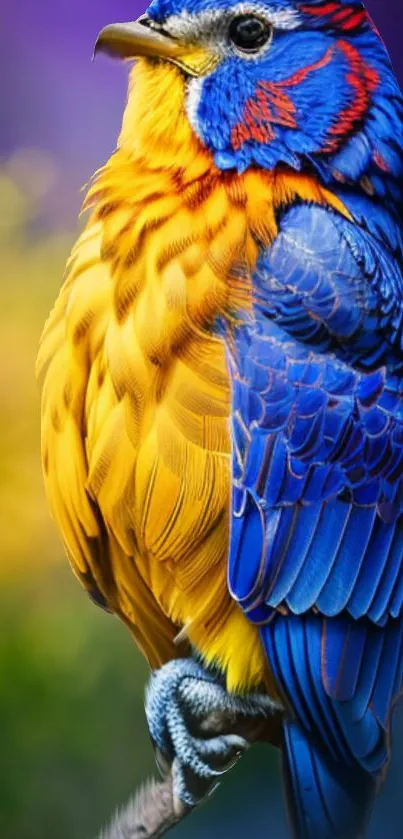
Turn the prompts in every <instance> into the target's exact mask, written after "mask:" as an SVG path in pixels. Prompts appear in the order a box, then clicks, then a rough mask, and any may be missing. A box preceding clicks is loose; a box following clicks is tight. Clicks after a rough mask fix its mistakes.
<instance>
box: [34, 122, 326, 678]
mask: <svg viewBox="0 0 403 839" xmlns="http://www.w3.org/2000/svg"><path fill="white" fill-rule="evenodd" d="M164 136H167V133H166V132H165V135H164ZM188 139H189V138H188ZM186 149H187V152H186V154H184V155H182V156H181V157H179V158H178V159H179V160H180V163H177V164H176V165H175V168H173V167H172V166H171V167H170V168H169V169H167V168H164V167H163V165H162V157H161V156H160V158H158V149H157V148H156V146H155V144H154V147H153V146H152V144H151V146H150V159H147V156H144V155H143V156H141V155H140V156H136V155H133V154H132V153H129V152H128V150H127V148H126V146H125V145H124V144H123V146H122V148H121V149H120V150H119V151H118V152H117V153H116V155H114V157H113V158H112V159H111V161H110V162H109V164H108V165H107V167H106V168H105V170H104V171H103V172H102V173H101V175H100V176H99V177H98V179H97V181H96V183H95V185H94V186H93V187H92V189H91V191H90V194H89V198H88V203H89V205H91V206H92V207H93V213H92V217H91V219H90V222H89V224H88V226H87V229H86V230H85V232H84V234H83V235H82V237H81V239H80V240H79V242H78V244H77V246H76V248H75V250H74V252H73V256H72V259H71V261H70V264H69V268H68V274H67V279H66V282H65V284H64V287H63V289H62V292H61V295H60V298H59V300H58V302H57V304H56V307H55V309H54V311H53V313H52V315H51V317H50V319H49V322H48V324H47V327H46V329H45V333H44V337H43V340H42V346H41V350H40V356H39V366H40V367H41V368H43V369H44V370H45V371H46V372H45V374H44V375H45V382H44V390H43V421H42V428H43V457H44V468H45V473H46V482H47V490H48V495H49V498H50V503H51V506H52V509H53V512H54V515H55V518H56V520H57V522H58V524H59V527H60V529H61V531H62V534H63V538H64V541H65V544H66V546H67V549H68V552H69V555H70V557H71V559H72V562H73V565H74V567H75V569H76V571H77V573H78V574H79V576H80V578H81V579H82V580H83V582H84V583H85V584H86V585H88V586H90V583H91V581H95V582H96V585H97V587H98V589H99V590H100V591H101V593H102V595H103V597H104V598H105V599H106V600H107V602H108V603H109V605H111V607H112V608H113V609H114V610H115V611H117V612H118V613H119V614H121V615H122V617H123V619H124V620H125V621H126V622H127V623H129V625H130V626H131V627H132V629H133V631H134V633H135V635H136V637H137V638H138V639H139V641H140V643H141V644H142V646H143V648H144V649H145V650H146V651H147V654H148V655H149V658H150V659H151V660H153V661H154V662H156V661H162V660H164V659H165V658H166V657H167V656H169V655H173V654H175V650H174V647H173V646H172V639H173V637H174V635H175V634H177V632H179V631H180V630H182V634H185V635H186V636H187V638H188V639H189V640H190V642H191V643H192V645H194V646H195V647H196V648H197V649H198V650H199V651H200V653H201V654H202V655H203V656H204V657H205V658H206V659H207V660H209V661H214V662H215V663H216V664H218V665H219V666H220V667H221V668H222V669H223V670H224V671H226V673H227V681H228V684H229V686H231V687H251V686H252V685H256V684H257V683H259V682H261V681H262V680H263V679H264V678H265V660H264V656H263V654H262V652H261V649H260V645H259V640H258V635H257V631H256V629H255V628H254V627H252V626H251V625H250V624H249V623H248V622H247V620H246V618H244V616H243V615H242V614H241V612H240V610H239V609H238V607H237V605H236V604H235V603H233V602H232V601H231V599H230V597H229V594H228V591H227V585H226V558H227V551H228V535H229V534H228V531H229V527H228V525H229V501H230V450H231V443H230V433H229V416H230V391H229V382H228V376H227V371H226V365H225V355H224V348H223V344H222V342H221V341H220V339H218V338H216V337H215V336H214V334H213V332H212V325H213V323H214V320H215V319H216V318H217V316H221V317H223V318H226V319H227V320H228V321H229V322H231V320H232V318H233V317H234V316H235V315H236V314H237V313H239V312H240V311H241V310H242V309H244V310H245V309H248V308H250V305H251V287H250V277H251V273H252V271H253V267H254V264H255V262H256V258H257V255H258V252H259V248H260V247H262V246H268V245H269V244H270V242H272V241H273V239H274V238H275V236H276V233H277V224H276V213H277V210H278V209H279V208H280V207H284V206H286V205H289V204H291V203H292V202H293V201H294V200H295V199H296V198H301V199H303V200H310V201H315V202H317V203H320V204H330V205H331V206H333V207H335V208H337V209H339V210H341V211H342V208H341V206H340V205H339V203H338V201H337V199H335V198H334V197H333V196H331V195H330V194H329V193H328V192H327V191H326V190H324V189H323V188H321V187H320V186H319V185H318V184H317V183H316V182H314V181H313V180H311V179H309V178H308V177H306V176H303V175H298V174H295V173H294V174H292V173H290V172H288V171H283V172H281V171H279V172H276V173H262V172H258V171H250V172H247V173H245V174H244V175H241V176H238V175H234V174H232V173H231V174H228V173H227V174H222V173H219V172H218V171H217V170H215V168H214V166H213V165H212V162H211V159H210V158H209V156H208V155H207V154H206V153H205V152H204V151H203V150H202V149H201V148H200V147H199V146H198V145H197V143H196V142H195V140H194V138H193V139H189V142H188V143H187V144H186ZM151 158H152V159H153V161H154V163H152V162H151ZM158 160H160V165H156V164H155V161H157V163H158ZM60 475H63V476H64V479H63V481H61V480H60ZM91 584H92V583H91ZM139 591H141V593H142V594H141V597H140V595H139V594H138V592H139ZM168 636H169V638H168ZM167 639H168V640H167Z"/></svg>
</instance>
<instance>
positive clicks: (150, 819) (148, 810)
mask: <svg viewBox="0 0 403 839" xmlns="http://www.w3.org/2000/svg"><path fill="white" fill-rule="evenodd" d="M189 812H190V809H186V808H185V807H182V808H181V809H180V810H179V811H178V809H177V807H176V806H175V802H174V797H173V789H172V774H171V772H170V773H169V774H168V775H167V777H166V778H165V779H164V780H163V781H156V780H154V779H153V778H151V779H150V780H148V781H146V783H145V784H144V785H143V786H142V787H141V788H140V789H139V791H138V792H137V793H136V795H135V796H134V797H133V798H131V799H130V801H129V803H128V804H127V805H126V807H124V808H123V809H122V810H120V811H119V812H118V813H117V814H116V816H115V818H114V820H113V821H112V823H111V824H110V826H109V827H108V828H106V830H104V831H103V832H102V833H101V836H100V839H158V837H159V836H164V834H165V833H166V832H167V831H168V830H170V829H171V828H172V827H174V826H175V825H176V824H178V822H180V821H182V819H183V818H184V817H185V816H186V815H187V813H189Z"/></svg>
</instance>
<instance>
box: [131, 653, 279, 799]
mask: <svg viewBox="0 0 403 839" xmlns="http://www.w3.org/2000/svg"><path fill="white" fill-rule="evenodd" d="M277 710H278V706H276V704H275V703H273V701H272V700H270V699H269V697H268V696H266V695H265V694H257V693H255V694H252V695H248V696H239V695H238V696H237V695H235V694H229V693H228V692H227V691H226V689H225V687H224V686H223V684H222V683H220V681H219V680H218V679H217V678H216V677H215V675H214V674H213V673H211V672H209V671H208V670H205V669H204V668H203V667H202V666H201V665H200V664H198V663H197V662H195V661H194V660H193V659H191V658H189V659H177V660H173V661H170V662H169V663H168V664H165V665H164V666H163V667H161V668H160V669H159V670H156V671H155V672H154V673H153V674H152V676H151V678H150V681H149V684H148V687H147V692H146V715H147V721H148V726H149V731H150V735H151V739H152V742H153V745H154V748H155V755H156V760H157V764H158V766H159V768H160V770H161V772H162V773H163V774H166V773H167V772H168V771H169V770H171V771H172V775H173V792H174V798H175V799H176V801H177V803H178V806H182V807H183V806H184V807H194V806H195V805H196V804H198V803H199V802H200V801H201V800H202V799H203V798H205V797H206V796H207V795H209V794H210V793H211V792H212V791H213V789H215V787H216V786H217V784H218V782H219V780H220V777H221V776H222V775H223V774H224V773H225V772H227V771H228V769H230V768H231V767H232V766H234V764H235V763H236V762H237V761H238V760H239V758H240V757H241V756H242V755H243V754H244V752H245V751H246V750H247V748H248V747H249V745H250V744H251V742H252V740H251V739H248V731H249V730H250V731H252V728H253V725H254V724H255V723H256V724H259V722H262V721H265V720H267V719H268V718H269V717H270V716H272V715H273V713H276V711H277ZM248 726H252V727H250V728H248ZM241 732H242V733H241Z"/></svg>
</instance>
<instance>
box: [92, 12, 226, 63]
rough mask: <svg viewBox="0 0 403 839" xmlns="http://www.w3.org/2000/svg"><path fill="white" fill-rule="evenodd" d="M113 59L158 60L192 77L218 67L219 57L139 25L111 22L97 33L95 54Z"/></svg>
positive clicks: (136, 23) (135, 23) (137, 23)
mask: <svg viewBox="0 0 403 839" xmlns="http://www.w3.org/2000/svg"><path fill="white" fill-rule="evenodd" d="M99 52H104V53H106V54H107V55H110V56H112V57H113V58H128V59H130V58H132V59H135V58H159V59H162V60H165V61H169V62H171V63H172V64H176V65H177V66H178V67H180V68H181V69H182V70H184V71H185V72H186V73H188V74H189V75H191V76H204V75H206V73H208V72H211V70H213V69H214V67H215V66H216V65H217V64H218V61H219V59H218V57H217V56H214V55H213V54H212V53H210V52H208V51H207V50H205V49H202V48H200V47H195V46H192V45H191V44H185V43H184V42H183V41H179V40H178V39H176V38H173V37H171V36H170V35H167V34H163V33H162V32H158V30H156V29H151V28H150V27H149V26H147V25H144V24H142V23H139V22H138V21H136V22H133V23H111V24H110V25H109V26H105V28H104V29H102V31H101V32H100V33H99V35H98V38H97V41H96V44H95V50H94V55H97V54H98V53H99Z"/></svg>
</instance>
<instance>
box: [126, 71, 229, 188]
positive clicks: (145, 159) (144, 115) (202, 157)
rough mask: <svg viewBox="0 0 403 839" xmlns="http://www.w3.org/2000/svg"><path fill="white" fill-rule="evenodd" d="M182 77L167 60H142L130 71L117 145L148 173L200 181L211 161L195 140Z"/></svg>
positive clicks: (208, 168)
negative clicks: (162, 171)
mask: <svg viewBox="0 0 403 839" xmlns="http://www.w3.org/2000/svg"><path fill="white" fill-rule="evenodd" d="M185 101H186V82H185V77H184V75H183V73H181V72H180V70H179V69H178V68H177V67H175V66H174V65H173V64H168V63H167V62H153V63H152V62H150V61H147V60H145V59H141V60H140V61H138V62H137V63H136V64H135V65H134V67H133V70H132V72H131V76H130V82H129V94H128V100H127V105H126V110H125V114H124V117H123V125H122V131H121V134H120V137H119V142H118V147H119V148H120V149H121V150H122V151H123V152H124V153H125V154H126V155H127V156H128V157H130V158H131V159H132V160H133V161H141V162H142V164H143V165H144V167H145V168H146V169H148V170H154V171H155V170H158V169H170V170H171V171H173V170H180V171H182V172H183V171H187V172H189V174H190V177H191V176H192V174H193V171H194V174H195V176H196V177H199V176H200V175H201V174H202V173H203V172H206V171H208V170H210V169H211V167H212V165H213V164H212V157H211V154H210V153H209V152H207V150H206V149H205V148H204V147H203V146H202V144H201V142H200V140H199V139H198V138H197V137H196V135H195V133H194V131H193V129H192V127H191V125H190V123H189V120H188V117H187V114H186V109H185Z"/></svg>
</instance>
